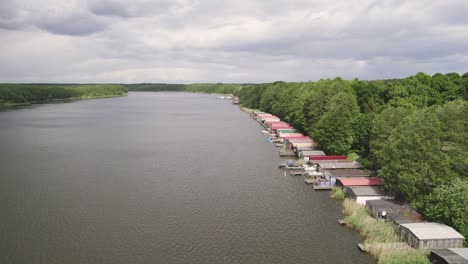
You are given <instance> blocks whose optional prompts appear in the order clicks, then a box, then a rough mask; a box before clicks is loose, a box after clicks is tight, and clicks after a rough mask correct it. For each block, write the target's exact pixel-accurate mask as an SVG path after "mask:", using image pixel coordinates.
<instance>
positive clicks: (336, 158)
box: [311, 155, 348, 160]
mask: <svg viewBox="0 0 468 264" xmlns="http://www.w3.org/2000/svg"><path fill="white" fill-rule="evenodd" d="M311 158H312V160H347V158H348V157H346V156H345V155H331V156H312V157H311Z"/></svg>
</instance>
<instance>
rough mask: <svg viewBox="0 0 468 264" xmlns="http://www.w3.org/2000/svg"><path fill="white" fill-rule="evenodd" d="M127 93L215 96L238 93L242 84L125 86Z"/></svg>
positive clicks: (141, 84)
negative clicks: (182, 92) (184, 93)
mask: <svg viewBox="0 0 468 264" xmlns="http://www.w3.org/2000/svg"><path fill="white" fill-rule="evenodd" d="M125 86H126V87H127V88H128V90H129V91H139V92H150V91H151V92H160V91H170V92H180V91H185V92H193V93H216V94H232V93H234V92H235V91H237V92H238V91H240V89H242V87H243V86H244V85H242V84H225V83H194V84H167V83H139V84H125Z"/></svg>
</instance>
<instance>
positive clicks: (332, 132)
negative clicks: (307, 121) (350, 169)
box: [313, 92, 359, 154]
mask: <svg viewBox="0 0 468 264" xmlns="http://www.w3.org/2000/svg"><path fill="white" fill-rule="evenodd" d="M358 113H359V107H358V106H357V101H356V96H355V95H354V94H352V93H347V92H340V93H338V94H336V95H335V96H333V97H332V98H331V100H330V102H329V105H328V107H327V111H326V112H325V113H324V114H323V115H322V116H321V117H320V120H319V122H318V124H317V127H316V129H315V130H314V132H313V138H314V139H315V140H316V141H317V142H318V143H319V144H320V146H322V147H323V149H324V150H326V151H327V152H328V153H330V154H346V153H347V152H348V151H349V150H350V149H351V145H352V143H353V141H354V131H353V124H354V120H355V118H356V115H357V114H358Z"/></svg>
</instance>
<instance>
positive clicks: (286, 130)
mask: <svg viewBox="0 0 468 264" xmlns="http://www.w3.org/2000/svg"><path fill="white" fill-rule="evenodd" d="M296 132H298V131H297V130H296V129H289V128H282V129H277V130H276V135H277V136H278V135H279V134H280V133H296Z"/></svg>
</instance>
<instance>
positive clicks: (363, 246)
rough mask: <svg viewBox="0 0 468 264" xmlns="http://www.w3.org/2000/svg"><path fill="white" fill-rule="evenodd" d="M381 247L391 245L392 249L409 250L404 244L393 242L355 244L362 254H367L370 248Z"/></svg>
mask: <svg viewBox="0 0 468 264" xmlns="http://www.w3.org/2000/svg"><path fill="white" fill-rule="evenodd" d="M382 245H391V246H392V247H394V248H400V249H410V247H409V246H408V244H406V243H405V242H393V243H373V244H365V243H357V247H358V248H359V250H361V251H362V252H367V251H369V249H370V248H371V247H380V246H382Z"/></svg>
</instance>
